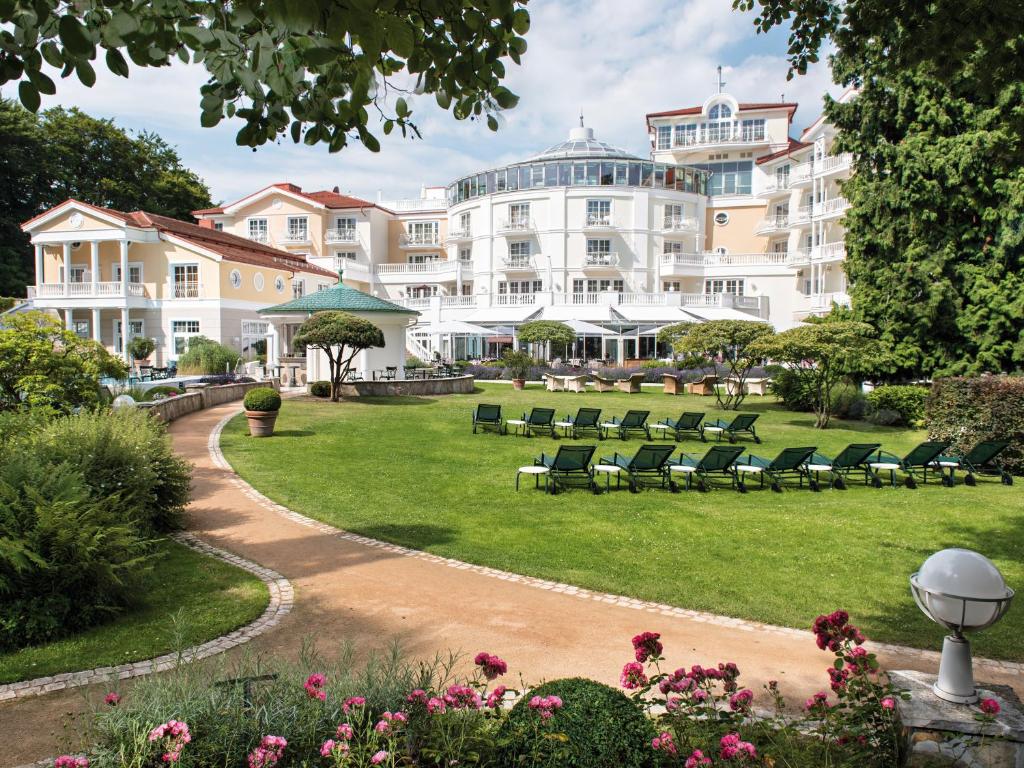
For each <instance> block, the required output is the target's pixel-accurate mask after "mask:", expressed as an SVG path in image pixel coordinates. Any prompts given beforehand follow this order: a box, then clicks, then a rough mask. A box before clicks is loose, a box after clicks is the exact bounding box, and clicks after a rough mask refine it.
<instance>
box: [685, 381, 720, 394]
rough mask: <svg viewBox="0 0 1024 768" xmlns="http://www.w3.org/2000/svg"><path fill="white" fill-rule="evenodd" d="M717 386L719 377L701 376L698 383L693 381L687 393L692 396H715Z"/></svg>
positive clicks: (688, 386)
mask: <svg viewBox="0 0 1024 768" xmlns="http://www.w3.org/2000/svg"><path fill="white" fill-rule="evenodd" d="M717 384H718V377H717V376H701V377H700V378H699V379H697V381H691V382H690V383H689V384H687V385H686V391H687V393H688V394H691V395H705V396H706V395H714V394H715V385H717Z"/></svg>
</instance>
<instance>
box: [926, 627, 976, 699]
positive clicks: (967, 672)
mask: <svg viewBox="0 0 1024 768" xmlns="http://www.w3.org/2000/svg"><path fill="white" fill-rule="evenodd" d="M932 690H933V691H934V692H935V695H936V696H938V697H939V698H940V699H945V700H946V701H950V702H952V703H954V704H975V703H977V701H978V692H977V691H976V690H975V689H974V671H973V667H972V664H971V643H970V641H969V640H967V638H964V637H954V636H953V635H946V638H945V639H944V640H943V641H942V658H941V660H940V661H939V677H938V679H937V680H936V681H935V685H934V686H932Z"/></svg>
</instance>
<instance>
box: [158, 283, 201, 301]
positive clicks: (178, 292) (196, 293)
mask: <svg viewBox="0 0 1024 768" xmlns="http://www.w3.org/2000/svg"><path fill="white" fill-rule="evenodd" d="M202 296H203V284H202V283H193V282H169V283H167V297H168V298H171V299H199V298H202Z"/></svg>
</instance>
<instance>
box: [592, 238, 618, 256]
mask: <svg viewBox="0 0 1024 768" xmlns="http://www.w3.org/2000/svg"><path fill="white" fill-rule="evenodd" d="M611 250H612V241H611V240H587V256H596V255H600V254H604V255H607V254H609V253H611Z"/></svg>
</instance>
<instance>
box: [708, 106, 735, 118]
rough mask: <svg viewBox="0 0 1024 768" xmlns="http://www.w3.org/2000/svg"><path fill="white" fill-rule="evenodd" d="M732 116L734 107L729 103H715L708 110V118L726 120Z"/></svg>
mask: <svg viewBox="0 0 1024 768" xmlns="http://www.w3.org/2000/svg"><path fill="white" fill-rule="evenodd" d="M729 117H732V108H731V107H730V106H729V105H728V104H715V105H714V106H713V107H711V109H710V110H708V118H710V119H711V120H725V119H726V118H729Z"/></svg>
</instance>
